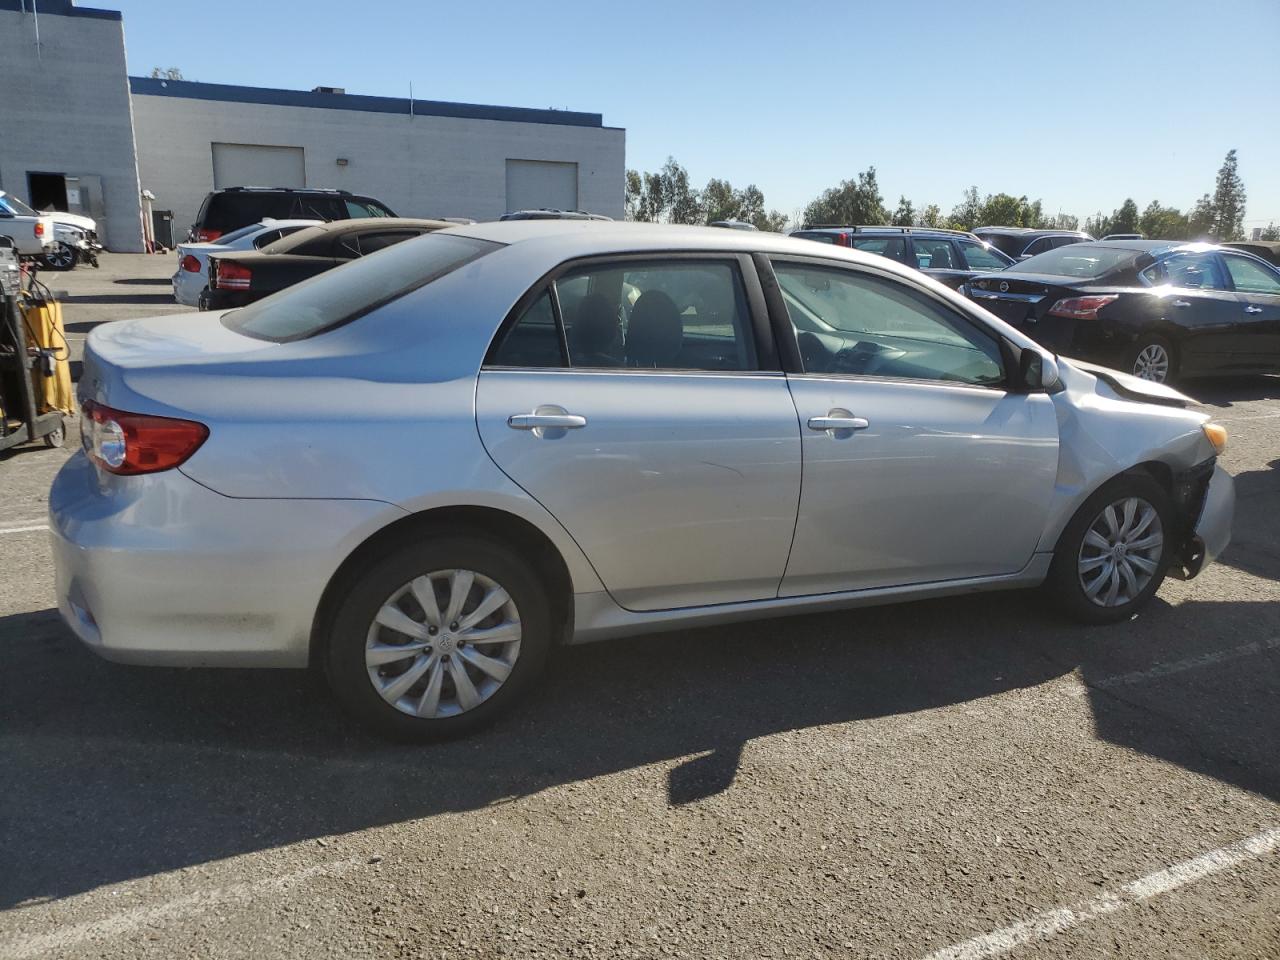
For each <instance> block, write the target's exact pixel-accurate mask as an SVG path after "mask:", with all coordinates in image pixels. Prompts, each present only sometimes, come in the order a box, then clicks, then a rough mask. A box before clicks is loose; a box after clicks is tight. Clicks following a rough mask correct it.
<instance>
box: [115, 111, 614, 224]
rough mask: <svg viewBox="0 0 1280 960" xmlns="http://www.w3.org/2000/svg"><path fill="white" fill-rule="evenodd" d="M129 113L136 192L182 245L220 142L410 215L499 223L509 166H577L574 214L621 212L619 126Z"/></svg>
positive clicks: (209, 183) (367, 115)
mask: <svg viewBox="0 0 1280 960" xmlns="http://www.w3.org/2000/svg"><path fill="white" fill-rule="evenodd" d="M406 111H407V101H406ZM133 115H134V128H135V131H136V138H137V145H138V166H139V171H140V176H141V185H142V187H143V188H144V189H148V190H151V191H152V192H153V193H154V194H155V195H156V200H155V206H156V208H157V209H172V210H173V211H174V233H175V235H176V236H179V237H185V236H186V233H187V229H188V227H189V226H190V225H191V223H192V221H193V220H194V219H195V216H196V214H197V212H198V211H199V208H200V204H201V202H202V201H203V199H204V196H205V194H206V193H208V192H209V191H210V190H212V189H213V186H214V183H213V151H212V147H211V144H213V143H248V144H262V145H269V146H288V147H302V148H303V151H304V157H305V164H306V180H307V182H306V185H307V186H309V187H333V188H338V189H343V190H350V191H351V192H352V193H364V194H368V195H371V196H373V197H376V198H377V199H379V200H382V201H383V202H384V203H386V204H387V205H388V206H390V207H391V208H392V209H393V210H394V211H395V212H396V213H398V214H400V215H401V216H408V217H443V216H456V217H472V218H474V219H476V220H491V219H494V218H496V217H498V216H499V215H501V214H502V213H504V212H505V211H506V161H507V160H508V159H518V160H558V161H570V162H574V163H577V164H578V203H579V206H580V207H581V208H582V209H584V210H591V211H593V212H596V213H603V214H606V215H608V216H612V217H617V218H621V217H622V215H623V203H624V192H625V172H624V171H625V162H626V161H625V150H626V132H625V131H624V130H621V129H618V128H612V127H601V126H579V125H561V124H555V123H533V122H516V121H510V120H491V119H474V118H461V117H448V116H423V115H418V116H414V117H412V118H411V117H410V116H409V115H408V114H407V112H406V113H404V114H395V113H382V112H364V111H363V110H349V109H327V108H324V107H309V106H284V105H276V104H263V103H245V102H230V101H218V100H210V99H195V98H190V99H189V98H185V97H181V96H173V95H164V96H152V95H147V94H143V93H139V92H135V93H134V95H133ZM340 157H341V158H345V159H346V160H347V165H346V166H339V165H338V164H337V160H338V158H340ZM253 186H273V184H253Z"/></svg>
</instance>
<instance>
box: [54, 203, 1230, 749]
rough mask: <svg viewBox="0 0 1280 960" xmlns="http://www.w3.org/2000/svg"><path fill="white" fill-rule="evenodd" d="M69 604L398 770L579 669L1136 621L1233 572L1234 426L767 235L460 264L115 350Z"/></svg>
mask: <svg viewBox="0 0 1280 960" xmlns="http://www.w3.org/2000/svg"><path fill="white" fill-rule="evenodd" d="M81 399H82V402H83V404H84V411H85V412H84V417H83V422H84V424H85V427H84V437H83V440H84V450H83V452H81V453H77V454H76V455H75V456H73V457H72V458H71V459H70V460H69V461H68V462H67V464H66V466H65V467H64V468H63V469H62V471H61V472H60V473H59V474H58V477H57V479H56V480H55V482H54V485H53V490H52V492H51V495H50V512H51V516H52V527H53V530H54V541H55V554H56V560H57V582H58V594H59V604H60V607H61V610H62V615H63V616H64V617H65V619H66V621H67V623H68V624H70V626H71V628H72V629H73V630H74V631H75V632H76V633H77V634H78V635H79V636H80V638H81V639H82V640H83V641H84V642H85V643H86V644H88V645H89V646H90V647H91V648H92V649H93V650H95V651H96V652H98V653H100V654H102V655H103V656H105V657H108V658H110V659H112V660H119V661H123V662H127V663H137V664H181V665H210V666H213V665H226V666H274V667H302V666H305V665H307V664H308V663H311V662H318V663H322V664H323V665H324V667H325V668H326V670H327V672H328V676H329V679H330V681H331V683H332V686H333V689H334V691H335V693H336V694H337V696H338V698H339V699H340V700H341V701H342V702H343V703H344V704H345V705H346V706H347V707H348V708H349V709H350V710H351V711H352V712H353V713H354V714H355V715H356V716H357V717H359V718H360V719H361V720H363V721H365V722H366V723H368V724H370V725H372V726H373V727H375V728H377V729H378V730H381V731H382V732H384V733H388V734H391V735H394V736H400V737H411V738H428V737H437V736H446V735H451V734H456V733H460V732H462V731H465V730H469V729H472V728H474V727H476V726H478V725H479V724H481V723H484V722H485V721H487V720H489V719H491V718H492V717H493V716H494V715H496V714H497V713H498V712H500V711H501V710H503V709H505V708H506V707H507V706H509V705H510V704H511V703H512V702H513V701H514V700H515V699H516V698H517V696H518V695H519V694H520V693H521V692H522V691H523V690H525V689H527V688H528V686H529V685H530V683H531V682H532V681H533V680H534V679H535V677H536V676H537V674H538V672H539V670H540V668H541V667H542V666H543V663H544V661H545V659H546V657H547V653H548V650H549V649H550V648H551V647H552V646H553V645H554V644H557V643H561V642H581V641H586V640H594V639H598V638H603V637H612V636H620V635H623V634H634V633H645V632H650V631H656V630H663V629H670V628H673V627H684V626H694V625H699V624H710V623H720V622H725V621H729V620H736V619H742V618H750V617H762V616H773V615H778V614H785V613H799V612H808V611H814V610H822V609H837V608H842V607H854V606H859V605H863V604H872V603H885V602H890V601H900V600H907V599H913V598H917V597H935V596H939V595H943V594H954V593H963V592H970V591H978V590H996V589H1003V588H1010V587H1030V586H1035V585H1038V584H1044V585H1045V587H1046V590H1047V592H1048V593H1049V594H1050V595H1051V596H1052V597H1053V598H1054V599H1055V600H1056V601H1057V602H1058V604H1059V605H1060V606H1061V607H1062V608H1064V609H1065V610H1066V611H1068V612H1069V613H1070V614H1072V615H1074V616H1076V617H1077V618H1079V619H1082V620H1085V621H1089V622H1094V623H1101V622H1106V621H1117V620H1124V619H1126V618H1128V617H1129V616H1130V615H1131V614H1133V613H1134V612H1135V611H1136V610H1138V609H1139V608H1141V607H1142V606H1143V605H1144V604H1145V603H1146V602H1147V601H1148V600H1150V598H1151V596H1152V595H1153V594H1154V593H1155V591H1156V589H1157V588H1158V587H1159V586H1160V583H1161V581H1162V579H1163V578H1164V577H1165V576H1166V575H1167V574H1172V575H1176V576H1181V577H1188V576H1194V575H1195V574H1196V573H1197V572H1198V571H1199V569H1200V567H1201V566H1202V565H1203V564H1205V563H1207V562H1208V561H1210V560H1211V559H1212V558H1213V557H1214V556H1216V555H1217V554H1218V553H1219V551H1221V550H1222V549H1223V547H1224V546H1225V545H1226V543H1227V539H1228V536H1229V531H1230V526H1231V514H1232V509H1233V501H1234V494H1233V489H1232V481H1231V478H1230V476H1229V475H1228V474H1226V473H1225V472H1224V471H1223V470H1222V468H1221V467H1219V466H1217V465H1216V456H1217V454H1218V453H1219V452H1221V450H1222V448H1223V445H1224V444H1225V442H1226V433H1225V431H1224V430H1223V429H1222V428H1221V427H1220V426H1218V425H1216V424H1213V423H1210V422H1208V420H1207V418H1206V417H1205V416H1204V415H1203V414H1201V413H1199V412H1196V411H1194V410H1192V409H1189V408H1188V407H1189V405H1190V403H1191V401H1189V400H1188V399H1187V398H1186V397H1184V396H1182V395H1181V394H1179V393H1177V392H1175V391H1173V390H1172V389H1170V388H1167V387H1164V386H1161V385H1158V384H1152V383H1148V382H1144V381H1141V380H1137V379H1135V378H1133V377H1129V376H1125V375H1123V374H1120V373H1116V372H1112V371H1108V370H1103V369H1101V368H1097V367H1092V366H1088V365H1085V364H1082V363H1076V362H1074V361H1069V360H1063V359H1058V358H1055V357H1054V356H1053V355H1051V354H1048V353H1046V352H1044V351H1043V350H1042V349H1041V348H1039V347H1037V346H1036V344H1035V343H1034V342H1033V341H1031V340H1029V339H1028V338H1026V337H1025V336H1023V335H1022V334H1020V333H1018V332H1017V331H1016V330H1014V329H1013V328H1012V327H1009V326H1007V325H1005V324H1003V323H1001V322H1000V321H999V320H997V319H996V318H995V317H993V316H991V315H990V314H989V313H987V312H985V311H984V310H982V309H981V308H980V307H977V306H975V305H974V304H973V303H971V302H970V301H968V300H966V299H964V298H962V297H960V296H959V295H957V294H956V293H954V292H952V291H951V290H949V289H947V288H946V287H944V286H942V285H941V284H939V283H936V282H934V281H932V280H930V279H928V278H927V277H925V276H923V275H922V274H920V273H918V272H915V271H910V270H907V269H906V268H905V267H900V266H898V265H897V264H895V263H893V262H891V261H889V260H886V259H884V258H883V257H876V256H871V255H865V254H860V253H858V252H856V251H852V250H846V249H844V248H840V247H832V246H827V245H821V244H817V243H813V242H810V241H805V240H793V239H789V238H784V237H780V236H776V235H771V234H766V233H746V232H738V231H732V230H715V229H696V228H690V227H660V226H650V225H634V224H613V223H591V222H574V221H524V222H511V223H501V224H477V225H471V226H463V227H457V228H454V229H450V230H447V231H442V232H439V233H434V234H431V235H429V236H425V237H422V238H420V239H417V240H411V241H408V242H406V243H403V244H399V245H397V246H395V247H392V248H390V249H388V250H386V251H384V252H382V253H379V254H377V255H376V256H371V257H367V258H365V259H362V260H358V261H356V262H354V263H352V264H350V265H349V266H345V267H341V268H339V269H337V270H333V271H330V272H328V273H325V274H323V275H321V276H319V277H316V278H315V279H313V280H308V281H306V282H305V283H301V284H299V285H297V286H295V287H292V288H290V289H289V290H286V291H284V292H282V293H280V294H277V295H275V296H273V297H270V298H268V299H266V300H263V301H261V302H259V303H255V304H253V305H252V306H247V307H243V308H241V309H239V310H235V311H232V312H230V313H226V314H224V315H222V316H217V315H207V316H191V315H189V314H188V315H184V316H180V317H171V318H162V319H149V320H135V321H129V322H122V323H113V324H108V325H104V326H100V327H98V328H97V329H96V330H94V331H93V333H92V335H91V336H90V337H89V340H88V344H87V348H86V352H85V371H84V377H83V380H82V382H81Z"/></svg>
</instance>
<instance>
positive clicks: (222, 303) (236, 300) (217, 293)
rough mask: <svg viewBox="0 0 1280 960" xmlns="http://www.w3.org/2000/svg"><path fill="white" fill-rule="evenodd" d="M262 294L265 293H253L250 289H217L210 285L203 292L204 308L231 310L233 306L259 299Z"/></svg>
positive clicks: (243, 305) (244, 304) (241, 305)
mask: <svg viewBox="0 0 1280 960" xmlns="http://www.w3.org/2000/svg"><path fill="white" fill-rule="evenodd" d="M264 296H265V294H262V293H255V292H253V291H252V290H217V289H214V288H212V287H210V288H209V289H208V291H206V292H205V294H204V304H205V307H204V309H206V310H231V309H233V308H235V307H245V306H248V305H249V304H251V303H253V302H254V301H255V300H261V299H262V298H263V297H264Z"/></svg>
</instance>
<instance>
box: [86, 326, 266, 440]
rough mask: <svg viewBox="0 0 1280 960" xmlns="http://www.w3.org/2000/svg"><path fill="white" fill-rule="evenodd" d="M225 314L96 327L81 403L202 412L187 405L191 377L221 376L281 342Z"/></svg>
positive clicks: (261, 356) (183, 413)
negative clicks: (234, 323) (226, 319)
mask: <svg viewBox="0 0 1280 960" xmlns="http://www.w3.org/2000/svg"><path fill="white" fill-rule="evenodd" d="M221 317H222V315H221V314H219V313H199V314H191V313H181V314H175V315H172V316H164V317H147V318H146V319H143V320H120V321H116V322H114V323H104V324H102V325H101V326H98V327H95V328H94V330H93V331H92V332H91V333H90V334H89V338H88V340H86V341H85V349H84V371H83V373H82V374H81V377H80V386H79V389H78V390H77V395H78V397H79V399H80V402H81V403H83V402H84V401H85V400H94V401H97V402H99V403H105V404H107V405H108V406H112V407H116V408H118V409H121V410H128V411H130V412H132V413H154V414H158V415H160V416H189V417H190V416H192V415H193V414H198V413H199V411H193V410H191V409H190V408H189V407H188V406H187V404H188V403H189V402H190V396H191V393H190V390H189V387H190V385H191V382H192V381H191V378H192V375H200V374H208V375H213V376H218V375H223V374H226V373H227V372H228V367H229V366H231V365H238V364H241V363H244V362H248V361H254V360H261V359H264V358H267V357H275V356H278V355H279V354H280V347H281V345H280V344H275V343H269V342H267V341H264V340H254V339H252V338H250V337H246V336H243V335H241V334H238V333H235V332H234V331H231V330H228V329H227V328H226V327H224V326H223V325H222V322H221ZM184 384H185V385H186V388H187V389H184ZM194 419H199V417H198V416H194Z"/></svg>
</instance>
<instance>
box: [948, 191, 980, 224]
mask: <svg viewBox="0 0 1280 960" xmlns="http://www.w3.org/2000/svg"><path fill="white" fill-rule="evenodd" d="M981 215H982V200H980V199H979V198H978V188H977V187H976V186H975V187H970V188H969V189H968V190H966V191H965V192H964V199H963V200H961V201H960V203H959V205H958V206H956V207H955V208H954V209H953V210H952V211H951V224H952V226H954V227H955V228H956V229H958V230H972V229H973V228H974V227H977V226H981V224H979V223H978V218H979V217H980V216H981Z"/></svg>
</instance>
